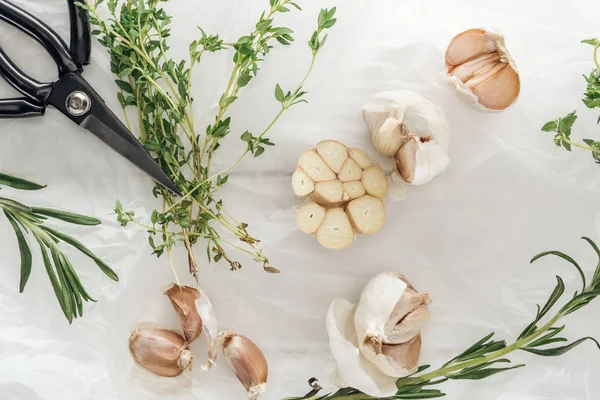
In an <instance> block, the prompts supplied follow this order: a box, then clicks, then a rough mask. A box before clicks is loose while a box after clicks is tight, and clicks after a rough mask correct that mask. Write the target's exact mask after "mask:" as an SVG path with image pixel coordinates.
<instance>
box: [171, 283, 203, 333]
mask: <svg viewBox="0 0 600 400" xmlns="http://www.w3.org/2000/svg"><path fill="white" fill-rule="evenodd" d="M165 295H166V296H167V297H169V300H171V304H173V307H174V308H175V311H177V314H179V317H180V318H181V328H182V329H183V334H184V336H185V340H186V341H187V343H188V344H189V343H192V342H193V341H194V340H196V339H198V337H199V336H200V334H201V333H202V318H201V317H200V315H199V314H198V310H197V309H196V299H199V298H200V293H199V292H198V290H196V289H194V288H193V287H190V286H179V285H176V284H173V285H172V286H171V287H170V288H169V289H167V290H166V291H165Z"/></svg>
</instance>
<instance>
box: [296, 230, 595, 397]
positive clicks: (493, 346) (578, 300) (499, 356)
mask: <svg viewBox="0 0 600 400" xmlns="http://www.w3.org/2000/svg"><path fill="white" fill-rule="evenodd" d="M583 240H585V241H586V242H587V243H589V245H590V246H591V247H592V249H593V250H594V252H595V253H596V254H597V256H598V258H599V260H600V249H599V248H598V246H597V245H596V243H594V242H593V241H592V240H591V239H590V238H587V237H583ZM546 256H555V257H559V258H561V259H563V260H565V261H567V262H569V263H570V264H571V265H572V266H573V267H574V268H576V270H577V272H578V273H579V275H580V278H581V290H578V291H576V292H575V293H574V294H573V295H572V296H571V297H570V298H569V299H568V300H567V301H566V303H565V304H564V305H563V306H562V307H560V308H559V309H558V311H557V312H556V313H555V314H554V315H553V316H552V317H550V318H548V315H549V312H550V311H551V310H552V309H554V308H555V306H556V304H557V302H558V301H559V300H560V299H561V298H563V295H564V293H565V284H564V281H563V280H562V278H561V277H560V276H557V277H556V281H557V283H556V286H555V287H554V290H553V291H552V293H551V294H550V297H549V298H548V300H547V301H546V303H544V305H543V306H540V305H538V306H537V312H536V316H535V318H534V319H533V321H532V322H531V323H530V324H529V325H527V327H526V328H525V329H524V330H523V331H522V332H521V334H520V335H519V337H518V338H517V340H515V341H514V342H513V343H511V344H510V345H509V344H507V342H506V341H505V340H495V339H494V333H490V334H489V335H486V336H485V337H484V338H482V339H481V340H479V341H477V342H476V343H475V344H473V345H472V346H470V347H469V348H467V349H466V350H465V351H463V352H462V353H460V354H458V355H457V356H456V357H454V358H453V359H451V360H450V361H448V362H447V363H445V364H444V365H443V366H442V367H440V368H438V369H437V370H434V371H431V372H426V371H427V370H429V369H430V368H431V366H430V365H422V366H421V367H419V369H418V370H417V372H415V374H413V375H411V376H409V377H406V378H400V379H398V381H397V382H396V386H397V388H398V391H397V392H396V395H394V396H391V397H388V398H387V399H434V398H438V397H443V396H445V395H446V393H444V392H442V391H441V390H439V389H434V388H431V387H432V386H437V385H440V384H442V383H444V382H446V381H448V380H480V379H485V378H488V377H490V376H493V375H496V374H499V373H502V372H506V371H510V370H513V369H518V368H522V367H524V366H525V365H524V364H513V363H512V361H511V360H509V359H508V358H507V356H508V355H509V354H512V353H513V352H515V351H516V350H522V351H526V352H528V353H532V354H535V355H538V356H544V357H557V356H560V355H563V354H565V353H567V352H568V351H570V350H572V349H574V348H575V347H577V346H579V345H580V344H582V343H583V342H586V341H591V342H593V343H594V344H595V345H596V346H597V347H598V348H599V349H600V343H598V341H597V340H596V339H594V338H592V337H584V338H581V339H579V340H575V341H573V342H571V343H568V340H567V339H566V338H564V337H562V336H561V334H562V332H563V330H564V329H565V325H560V324H559V321H560V320H561V319H562V318H564V317H566V316H567V315H569V314H571V313H573V312H575V311H577V310H579V309H581V308H583V307H585V306H586V305H588V304H589V303H590V302H591V301H592V300H594V299H595V298H596V297H598V295H600V261H599V262H598V265H597V267H596V270H595V271H594V274H593V276H592V277H591V279H590V280H589V282H588V280H587V279H586V276H585V274H584V272H583V269H582V268H581V266H580V265H579V264H578V263H577V261H575V260H574V259H573V258H572V257H570V256H568V255H567V254H565V253H562V252H560V251H547V252H543V253H540V254H538V255H536V256H535V257H533V259H532V260H531V263H533V262H535V261H537V260H539V259H540V258H543V257H546ZM543 320H544V321H545V322H542V321H543ZM311 386H312V387H313V390H312V391H311V393H310V395H309V396H305V397H290V398H287V399H286V400H300V399H312V400H332V399H336V400H343V399H345V400H359V399H360V400H368V399H375V397H371V396H369V395H366V394H364V393H361V392H360V391H358V390H356V389H352V388H344V389H340V390H338V391H337V392H335V393H332V394H327V395H324V396H317V395H316V394H317V393H316V392H315V390H316V389H315V381H312V383H311ZM317 387H318V386H317ZM318 388H320V387H318ZM317 392H318V390H317Z"/></svg>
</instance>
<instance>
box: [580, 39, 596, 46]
mask: <svg viewBox="0 0 600 400" xmlns="http://www.w3.org/2000/svg"><path fill="white" fill-rule="evenodd" d="M581 43H585V44H590V45H592V46H595V45H596V43H598V39H585V40H582V41H581Z"/></svg>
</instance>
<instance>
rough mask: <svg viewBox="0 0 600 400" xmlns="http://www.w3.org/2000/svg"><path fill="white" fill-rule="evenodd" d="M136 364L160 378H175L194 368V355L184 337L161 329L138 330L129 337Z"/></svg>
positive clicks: (130, 349)
mask: <svg viewBox="0 0 600 400" xmlns="http://www.w3.org/2000/svg"><path fill="white" fill-rule="evenodd" d="M129 351H130V352H131V355H132V357H133V359H134V360H135V362H136V363H137V364H139V365H140V366H142V367H144V368H145V369H147V370H148V371H150V372H152V373H153V374H156V375H158V376H164V377H175V376H179V375H181V373H182V372H183V371H185V370H188V369H191V368H192V360H193V354H192V352H191V351H189V350H188V348H187V344H186V342H185V339H184V338H183V336H181V335H180V334H178V333H177V332H174V331H171V330H168V329H161V328H138V329H136V330H134V331H133V333H132V334H131V336H130V337H129Z"/></svg>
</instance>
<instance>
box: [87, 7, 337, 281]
mask: <svg viewBox="0 0 600 400" xmlns="http://www.w3.org/2000/svg"><path fill="white" fill-rule="evenodd" d="M165 1H166V0H127V1H123V2H121V3H120V6H119V2H118V1H117V0H108V1H106V6H107V8H108V11H109V13H110V18H109V19H108V20H107V21H105V20H104V19H102V17H101V16H100V13H99V11H98V7H99V6H100V5H101V4H102V3H104V0H85V2H84V3H83V4H80V6H81V7H83V8H85V9H86V10H88V12H89V15H90V19H91V22H92V24H93V25H95V26H96V27H97V29H96V30H95V31H94V32H93V33H94V34H95V35H97V37H98V41H99V42H100V43H101V44H102V45H103V46H104V47H105V48H106V49H107V50H108V52H109V54H110V57H111V71H112V72H113V73H114V74H116V75H117V76H118V79H117V80H116V83H117V85H118V87H119V93H118V99H119V101H120V103H121V106H122V107H123V109H124V111H126V109H127V108H130V107H131V108H135V110H136V116H137V117H136V120H135V121H127V123H128V125H129V127H130V129H131V127H132V126H133V125H136V127H137V128H138V130H139V134H140V141H141V142H142V143H143V144H144V146H145V147H146V149H148V151H149V152H150V153H151V154H152V156H153V157H154V159H155V160H156V161H157V162H158V163H159V165H160V166H161V167H162V169H163V170H164V171H165V172H166V173H167V174H168V175H169V177H170V178H171V179H172V180H173V182H175V184H176V185H177V186H178V187H179V189H180V190H181V191H182V193H184V196H183V197H182V198H179V199H177V198H176V197H175V196H173V195H172V194H171V193H169V192H167V191H166V190H164V189H163V188H162V187H160V186H156V187H155V188H154V190H153V193H154V195H155V196H156V197H159V198H161V199H162V208H161V209H160V210H155V211H154V212H152V214H151V221H150V222H149V223H144V222H140V221H137V220H136V219H135V214H134V213H133V212H131V211H127V210H124V209H123V207H122V205H121V204H120V203H117V206H116V208H115V212H116V214H117V217H118V220H119V221H120V222H121V224H122V225H123V226H126V225H128V224H130V223H135V224H138V225H141V226H143V227H144V228H145V229H146V231H147V232H148V234H149V243H150V246H151V247H152V249H153V253H154V254H156V255H157V256H159V257H160V256H161V255H162V254H163V253H164V252H167V253H168V255H169V258H170V255H171V250H172V249H173V247H174V246H175V245H177V244H178V243H183V245H184V246H185V248H186V250H187V252H188V260H189V265H190V272H191V273H192V274H194V275H195V276H196V277H197V272H198V267H197V263H196V260H195V257H194V253H193V248H194V246H195V245H196V243H197V242H198V241H199V240H200V239H204V240H205V241H206V242H207V249H206V252H207V257H208V261H209V262H210V261H214V262H218V261H220V260H222V259H223V260H226V261H227V262H228V263H229V265H230V267H231V269H232V270H237V269H239V268H240V267H241V264H240V262H239V261H237V260H235V259H234V258H233V257H231V256H230V255H229V254H228V251H229V250H228V251H226V250H225V247H228V248H235V249H237V250H241V251H242V252H245V253H246V254H248V255H249V256H250V257H251V258H252V259H253V260H254V261H256V262H258V263H260V264H262V266H263V268H264V269H265V271H267V272H270V273H277V272H279V271H278V270H277V269H276V268H274V267H272V266H270V264H269V260H268V258H267V257H266V256H265V255H264V254H263V252H262V250H261V249H260V247H259V242H260V241H259V240H258V239H257V238H255V237H253V236H252V235H251V234H250V233H249V231H248V224H247V223H245V222H241V221H238V220H237V219H236V218H235V217H233V216H232V215H231V213H229V212H227V211H226V210H225V208H224V204H223V202H222V200H220V199H219V198H218V196H217V194H216V192H217V190H218V189H219V188H220V187H221V186H223V185H225V184H226V183H227V181H228V179H229V175H228V174H229V173H230V172H231V171H232V170H233V169H234V168H235V167H236V166H238V165H239V163H240V162H241V161H242V160H243V159H244V158H245V157H247V156H248V155H250V154H251V155H253V156H254V157H259V156H261V155H263V154H264V152H265V151H266V149H267V148H268V147H270V146H273V145H274V143H273V142H272V141H271V139H270V138H269V137H268V136H267V135H268V134H269V133H270V132H271V130H272V128H273V126H274V125H275V124H276V123H277V121H278V120H279V119H280V118H281V116H282V115H283V114H284V113H285V112H286V111H287V110H289V109H290V108H291V107H293V106H295V105H298V104H300V103H303V102H306V100H305V96H306V91H304V90H303V86H304V84H305V82H306V80H307V79H308V77H309V75H310V74H311V71H312V69H313V66H314V63H315V59H316V57H317V55H318V53H319V51H320V50H321V49H322V48H323V46H324V44H325V41H326V39H327V34H326V33H325V31H326V30H327V29H329V28H331V27H333V25H334V24H335V22H336V19H335V18H334V15H335V11H336V10H335V8H333V9H331V10H327V9H324V10H322V11H321V13H320V14H319V18H318V26H317V30H316V31H315V32H314V33H313V35H312V37H311V38H310V41H309V47H310V49H311V53H312V57H311V61H310V64H309V66H308V69H307V71H306V74H305V75H304V77H303V78H302V79H301V81H300V82H299V84H298V85H297V86H296V87H294V88H292V89H290V90H289V91H287V92H286V91H284V89H282V88H281V86H280V85H279V84H277V85H276V86H275V99H276V101H277V102H279V103H280V105H281V107H280V109H279V111H278V112H277V114H276V115H275V116H274V117H273V119H272V120H271V121H270V122H269V123H268V124H267V125H266V127H265V128H264V129H263V130H262V131H261V132H259V133H258V134H255V133H252V132H249V131H245V132H243V133H240V139H241V140H242V141H244V142H245V143H246V148H245V150H244V151H243V152H242V153H241V154H240V155H239V156H236V157H235V158H234V161H233V162H232V163H231V165H229V166H228V167H226V168H224V169H223V170H222V171H220V172H214V171H213V165H212V164H213V157H214V155H215V153H216V152H217V151H218V150H219V149H220V148H221V145H222V140H223V138H225V137H227V136H229V135H230V134H232V129H231V121H232V120H231V116H230V115H229V109H230V107H231V105H232V104H233V103H234V102H235V101H236V100H237V99H238V98H239V97H240V96H241V95H242V89H243V88H244V87H246V86H247V85H248V84H249V83H250V82H251V81H252V80H253V79H254V78H255V77H256V76H257V75H258V73H259V71H260V65H261V63H262V62H264V61H265V59H266V57H267V55H268V54H269V53H270V51H271V49H273V47H274V46H275V44H280V45H284V46H287V45H290V44H291V43H292V42H294V37H293V31H292V30H291V29H289V28H287V27H282V26H277V25H276V24H275V17H276V15H277V14H280V13H285V12H290V11H291V10H292V9H297V10H301V8H300V6H299V5H298V4H297V3H295V2H293V1H291V0H270V2H269V8H268V9H267V10H266V11H264V12H263V13H262V14H261V16H260V18H259V19H258V22H257V23H256V25H255V28H254V30H253V31H252V32H250V33H249V34H247V35H245V36H242V37H240V38H239V39H237V40H236V41H234V42H231V43H229V42H224V41H223V40H222V39H221V37H220V36H219V35H211V34H207V33H206V32H205V31H204V30H202V29H200V31H199V38H198V39H196V40H194V41H192V42H191V43H190V46H189V58H188V60H182V61H175V60H173V59H172V58H171V57H170V56H169V45H168V40H167V39H168V37H169V35H170V24H171V17H170V16H169V15H167V14H166V12H165V11H164V9H162V8H161V3H164V2H165ZM217 51H232V52H233V56H232V70H231V72H230V74H229V78H228V80H227V85H226V87H225V90H224V91H223V93H222V94H221V96H220V98H219V101H218V109H217V110H216V115H215V118H214V121H213V122H212V123H211V124H210V125H208V126H207V127H206V129H204V130H203V132H200V130H199V129H198V128H197V124H196V123H195V121H194V115H193V111H192V104H193V95H192V73H193V70H194V67H195V66H197V65H198V64H199V63H200V62H201V61H202V60H203V59H204V58H205V57H207V55H208V54H209V53H214V52H217ZM257 103H258V102H257ZM125 115H127V114H125ZM223 229H224V230H225V231H228V233H229V234H230V235H233V237H234V238H235V240H234V241H232V240H228V239H227V238H226V237H222V236H221V233H220V232H221V231H222V230H223ZM235 241H237V242H238V244H235V243H234V242H235Z"/></svg>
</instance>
